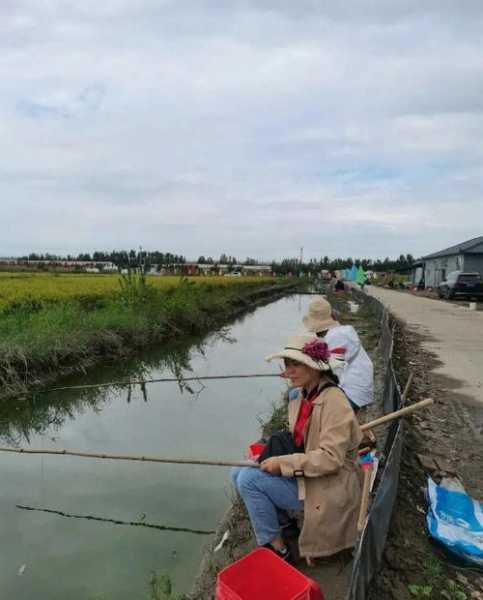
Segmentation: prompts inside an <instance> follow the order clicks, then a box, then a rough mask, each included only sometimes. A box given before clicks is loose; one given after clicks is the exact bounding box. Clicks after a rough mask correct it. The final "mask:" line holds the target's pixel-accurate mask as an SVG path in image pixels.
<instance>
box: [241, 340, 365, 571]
mask: <svg viewBox="0 0 483 600" xmlns="http://www.w3.org/2000/svg"><path fill="white" fill-rule="evenodd" d="M274 358H281V359H283V361H284V364H285V372H284V375H285V376H287V377H288V378H289V379H290V380H291V382H292V385H293V386H295V387H298V388H300V389H301V392H300V394H299V395H298V396H297V397H296V398H295V399H293V400H291V401H290V402H289V405H288V418H289V428H290V434H291V437H290V438H289V440H290V443H289V444H287V446H288V448H287V450H288V452H289V453H288V454H287V453H285V454H283V455H281V456H271V457H269V458H264V456H263V454H262V456H261V459H262V460H261V464H260V468H259V469H257V468H250V467H245V468H241V469H234V470H233V472H232V479H233V483H234V484H235V486H236V488H237V490H238V492H239V493H240V495H241V497H242V499H243V501H244V503H245V505H246V508H247V510H248V514H249V517H250V521H251V524H252V527H253V530H254V532H255V536H256V539H257V543H258V544H259V545H260V546H266V547H268V548H271V549H272V550H274V551H275V552H276V553H277V554H279V556H281V557H282V558H284V559H286V560H289V561H291V559H292V557H291V556H290V552H289V549H288V547H287V546H286V545H285V542H284V540H283V538H282V535H281V529H280V524H279V521H278V517H277V510H290V511H300V510H302V509H303V511H304V519H303V526H302V530H301V533H300V537H299V551H300V555H301V556H303V557H305V558H306V559H307V562H310V561H311V559H312V558H316V557H322V556H329V555H331V554H335V553H337V552H339V551H341V550H344V549H346V548H350V547H352V546H353V545H354V544H355V541H356V537H357V518H358V512H359V506H360V501H361V475H360V467H359V466H358V465H357V462H356V461H357V449H358V446H359V443H360V441H361V439H362V432H361V430H360V428H359V424H358V422H357V419H356V417H355V415H354V411H353V410H352V408H351V406H350V404H349V402H348V400H347V397H346V395H345V394H344V392H343V391H342V390H341V389H340V388H339V387H337V383H338V380H337V376H336V375H335V374H334V373H333V370H332V369H333V367H334V365H335V361H336V359H335V357H332V356H331V354H330V351H329V349H328V346H327V344H326V343H325V342H324V341H322V340H321V339H320V338H317V337H312V336H307V335H303V336H300V335H299V336H294V337H291V338H289V340H288V342H287V345H286V346H285V348H284V349H283V350H282V351H281V352H277V353H275V354H271V355H270V356H268V357H267V360H272V359H274Z"/></svg>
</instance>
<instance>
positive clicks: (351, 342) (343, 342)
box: [324, 325, 374, 406]
mask: <svg viewBox="0 0 483 600" xmlns="http://www.w3.org/2000/svg"><path fill="white" fill-rule="evenodd" d="M324 340H325V341H326V343H327V345H328V346H329V350H330V351H331V352H334V350H335V351H336V353H337V354H339V355H340V356H341V357H343V358H344V359H345V362H344V363H341V367H340V369H334V373H335V374H336V375H337V376H338V378H339V386H340V387H341V388H342V389H343V390H344V392H345V393H346V394H347V396H348V398H350V400H351V401H352V402H354V404H357V406H366V405H367V404H370V403H371V402H373V401H374V368H373V366H372V361H371V359H370V358H369V356H368V355H367V352H366V351H365V350H364V348H363V347H362V344H361V340H360V339H359V336H358V335H357V332H356V330H355V329H354V327H352V326H351V325H337V326H336V327H332V328H331V329H329V331H328V332H327V334H326V336H325V338H324Z"/></svg>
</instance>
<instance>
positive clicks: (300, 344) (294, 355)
mask: <svg viewBox="0 0 483 600" xmlns="http://www.w3.org/2000/svg"><path fill="white" fill-rule="evenodd" d="M315 342H318V343H324V342H323V340H321V339H320V338H318V337H316V336H313V335H293V336H292V337H289V338H288V340H287V343H286V345H285V348H284V349H283V350H281V351H280V352H274V353H273V354H269V355H268V356H266V357H265V360H267V361H269V362H270V361H271V360H273V359H274V358H290V359H292V360H296V361H297V362H299V363H302V364H303V365H306V366H307V367H310V368H311V369H315V370H316V371H330V370H332V368H333V367H334V366H335V365H336V363H335V362H334V361H333V359H331V358H328V359H327V360H314V359H313V358H311V357H310V356H309V355H308V354H305V353H304V352H303V348H304V346H306V345H307V344H311V343H315Z"/></svg>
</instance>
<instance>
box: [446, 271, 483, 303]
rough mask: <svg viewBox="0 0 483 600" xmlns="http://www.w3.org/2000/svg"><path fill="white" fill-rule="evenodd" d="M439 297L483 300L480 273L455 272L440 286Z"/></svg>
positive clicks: (482, 284) (482, 285)
mask: <svg viewBox="0 0 483 600" xmlns="http://www.w3.org/2000/svg"><path fill="white" fill-rule="evenodd" d="M438 296H439V297H440V298H446V299H448V300H451V299H452V298H463V297H465V298H483V283H482V281H481V275H480V274H479V273H463V272H462V271H453V272H452V273H449V274H448V277H447V278H446V280H445V281H442V282H441V283H440V284H439V285H438Z"/></svg>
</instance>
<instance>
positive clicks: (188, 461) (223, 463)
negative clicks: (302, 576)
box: [0, 398, 434, 468]
mask: <svg viewBox="0 0 483 600" xmlns="http://www.w3.org/2000/svg"><path fill="white" fill-rule="evenodd" d="M433 402H434V401H433V400H432V398H426V399H425V400H421V401H420V402H416V404H413V405H411V406H407V407H405V408H401V409H400V410H396V411H394V412H392V413H389V414H387V415H385V416H384V417H380V418H379V419H375V420H374V421H370V422H369V423H366V424H365V425H362V426H361V429H362V431H367V430H368V429H373V428H374V427H378V426H379V425H383V424H384V423H387V422H389V421H394V420H395V419H400V418H401V417H405V416H406V415H409V414H411V413H413V412H415V411H417V410H421V409H422V408H426V407H427V406H430V405H431V404H433ZM0 452H11V453H15V454H52V455H58V456H79V457H81V458H104V459H108V460H131V461H138V462H154V463H165V464H174V465H199V466H201V465H203V466H214V467H254V468H258V467H259V466H260V465H259V464H258V463H257V462H255V461H251V460H245V461H231V460H204V459H197V458H158V457H155V456H139V455H138V456H136V455H134V456H133V455H128V454H104V453H97V452H80V451H76V450H39V449H31V448H8V447H0Z"/></svg>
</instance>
